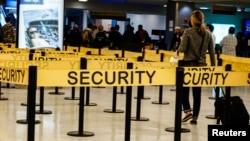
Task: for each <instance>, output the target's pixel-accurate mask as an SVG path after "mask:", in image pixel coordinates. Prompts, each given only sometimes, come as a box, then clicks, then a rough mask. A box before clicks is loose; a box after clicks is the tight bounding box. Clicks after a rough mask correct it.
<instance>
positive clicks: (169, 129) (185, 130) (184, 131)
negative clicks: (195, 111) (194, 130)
mask: <svg viewBox="0 0 250 141" xmlns="http://www.w3.org/2000/svg"><path fill="white" fill-rule="evenodd" d="M174 129H175V128H174V127H169V128H165V131H168V132H175V130H174ZM181 132H182V133H187V132H190V129H186V128H181Z"/></svg>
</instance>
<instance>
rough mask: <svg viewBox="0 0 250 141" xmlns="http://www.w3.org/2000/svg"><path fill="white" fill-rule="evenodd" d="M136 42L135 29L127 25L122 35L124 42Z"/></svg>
mask: <svg viewBox="0 0 250 141" xmlns="http://www.w3.org/2000/svg"><path fill="white" fill-rule="evenodd" d="M134 41H135V34H134V27H132V26H131V25H130V24H127V26H126V30H125V31H124V33H123V35H122V42H126V43H131V42H134Z"/></svg>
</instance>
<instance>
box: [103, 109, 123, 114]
mask: <svg viewBox="0 0 250 141" xmlns="http://www.w3.org/2000/svg"><path fill="white" fill-rule="evenodd" d="M104 112H106V113H124V111H123V110H117V109H116V110H112V109H105V110H104Z"/></svg>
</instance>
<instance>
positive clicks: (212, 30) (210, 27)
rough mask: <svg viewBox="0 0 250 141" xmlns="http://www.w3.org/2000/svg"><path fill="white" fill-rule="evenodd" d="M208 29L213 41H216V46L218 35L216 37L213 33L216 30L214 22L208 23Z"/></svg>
mask: <svg viewBox="0 0 250 141" xmlns="http://www.w3.org/2000/svg"><path fill="white" fill-rule="evenodd" d="M207 31H208V32H209V33H211V35H212V38H213V42H214V47H215V45H216V37H215V35H214V33H213V32H214V26H213V25H212V24H207Z"/></svg>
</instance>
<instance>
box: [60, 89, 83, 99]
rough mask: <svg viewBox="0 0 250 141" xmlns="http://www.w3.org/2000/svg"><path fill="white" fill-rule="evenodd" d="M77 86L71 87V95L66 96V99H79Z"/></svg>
mask: <svg viewBox="0 0 250 141" xmlns="http://www.w3.org/2000/svg"><path fill="white" fill-rule="evenodd" d="M75 90H76V88H75V87H72V88H71V97H65V98H64V99H66V100H79V97H75Z"/></svg>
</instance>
